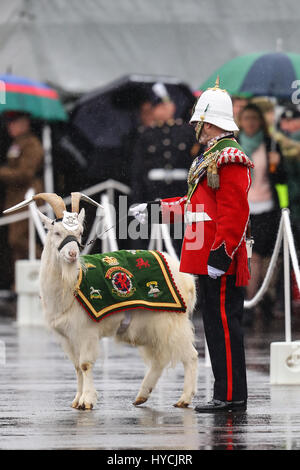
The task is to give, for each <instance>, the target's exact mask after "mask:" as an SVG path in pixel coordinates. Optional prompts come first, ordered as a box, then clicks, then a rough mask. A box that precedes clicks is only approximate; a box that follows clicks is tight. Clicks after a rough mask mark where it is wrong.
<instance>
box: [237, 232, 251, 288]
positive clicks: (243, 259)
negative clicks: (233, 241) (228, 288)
mask: <svg viewBox="0 0 300 470" xmlns="http://www.w3.org/2000/svg"><path fill="white" fill-rule="evenodd" d="M236 261H237V266H236V282H235V285H236V286H247V285H248V282H249V279H250V273H249V269H248V258H247V249H246V243H245V241H243V243H242V244H241V246H240V247H239V249H238V250H237V252H236Z"/></svg>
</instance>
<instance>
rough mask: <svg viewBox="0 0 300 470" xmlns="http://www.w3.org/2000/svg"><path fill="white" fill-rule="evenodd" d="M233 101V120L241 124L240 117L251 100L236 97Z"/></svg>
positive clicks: (233, 97)
mask: <svg viewBox="0 0 300 470" xmlns="http://www.w3.org/2000/svg"><path fill="white" fill-rule="evenodd" d="M231 99H232V108H233V118H234V120H235V122H237V123H238V122H239V115H240V113H241V111H242V110H243V109H244V107H245V106H246V105H247V104H248V102H249V100H248V98H246V97H245V96H238V95H234V96H232V97H231Z"/></svg>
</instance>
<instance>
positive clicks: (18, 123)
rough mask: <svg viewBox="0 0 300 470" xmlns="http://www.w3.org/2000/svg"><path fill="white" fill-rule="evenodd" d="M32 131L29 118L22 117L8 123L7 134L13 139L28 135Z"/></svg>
mask: <svg viewBox="0 0 300 470" xmlns="http://www.w3.org/2000/svg"><path fill="white" fill-rule="evenodd" d="M29 129H30V121H29V119H27V117H21V118H19V119H15V120H14V121H11V122H8V123H7V132H8V134H9V135H10V137H12V138H13V139H14V138H16V137H19V136H21V135H24V134H26V133H27V132H28V131H29Z"/></svg>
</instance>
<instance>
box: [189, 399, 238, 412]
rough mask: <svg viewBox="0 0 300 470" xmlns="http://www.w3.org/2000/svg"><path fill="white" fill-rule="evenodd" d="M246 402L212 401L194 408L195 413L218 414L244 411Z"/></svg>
mask: <svg viewBox="0 0 300 470" xmlns="http://www.w3.org/2000/svg"><path fill="white" fill-rule="evenodd" d="M246 409H247V401H246V400H243V401H220V400H215V399H214V400H212V401H210V402H208V403H206V404H205V405H198V406H196V408H195V411H197V413H219V412H222V411H246Z"/></svg>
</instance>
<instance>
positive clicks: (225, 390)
mask: <svg viewBox="0 0 300 470" xmlns="http://www.w3.org/2000/svg"><path fill="white" fill-rule="evenodd" d="M191 124H192V125H194V127H195V132H196V137H197V140H198V141H199V142H200V143H201V144H202V145H204V146H205V151H204V153H203V154H201V155H200V156H199V157H197V158H196V159H195V160H194V162H193V164H192V166H191V169H190V171H189V176H188V191H187V194H186V195H184V196H181V197H176V198H171V199H162V200H160V201H159V204H160V206H161V212H162V222H163V223H169V222H170V223H173V222H176V221H179V220H182V219H183V218H184V220H185V222H186V224H187V225H186V230H185V235H184V241H183V246H182V251H181V260H180V270H181V271H183V272H188V273H192V274H194V275H197V276H198V279H199V283H200V288H201V293H202V296H203V301H204V302H203V322H204V330H205V336H206V340H207V344H208V349H209V353H210V359H211V364H212V370H213V373H214V378H215V384H214V393H213V399H212V401H211V402H209V403H208V404H204V405H199V406H197V407H196V408H195V409H196V411H197V412H200V413H207V412H219V411H235V410H245V409H246V407H247V381H246V366H245V353H244V345H243V332H242V326H241V322H242V314H243V306H244V288H243V286H245V285H247V283H248V280H249V271H248V260H247V251H246V230H247V226H248V221H249V206H248V197H247V196H248V190H249V187H250V184H251V176H250V168H251V167H252V165H253V164H252V162H251V161H250V159H249V158H248V157H247V156H246V155H245V154H244V152H243V150H242V148H241V147H240V146H239V144H238V143H237V141H236V140H235V138H234V133H233V132H234V131H237V130H238V127H237V126H236V124H235V122H234V119H233V113H232V101H231V98H230V96H229V95H228V93H227V92H226V90H221V89H220V88H219V85H218V83H216V85H215V87H214V88H211V89H208V90H206V91H205V92H204V93H203V94H202V95H201V96H200V98H199V100H198V102H197V104H196V106H195V109H194V112H193V115H192V118H191ZM152 204H153V203H147V204H143V205H139V206H137V207H135V208H133V209H132V213H133V215H135V217H136V218H137V219H139V220H140V221H143V219H144V213H143V210H145V209H150V206H151V205H152ZM156 204H157V202H156Z"/></svg>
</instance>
